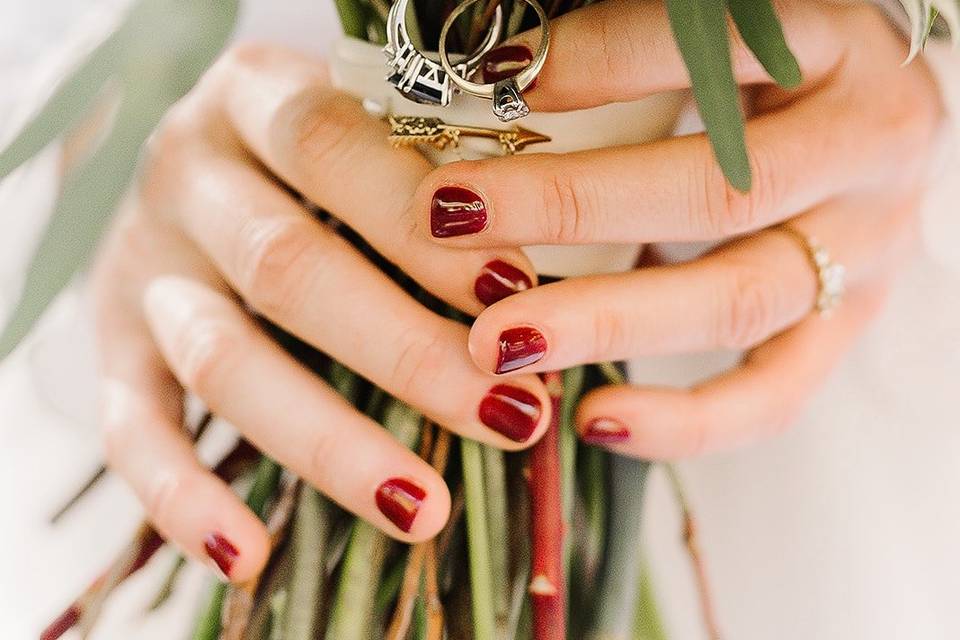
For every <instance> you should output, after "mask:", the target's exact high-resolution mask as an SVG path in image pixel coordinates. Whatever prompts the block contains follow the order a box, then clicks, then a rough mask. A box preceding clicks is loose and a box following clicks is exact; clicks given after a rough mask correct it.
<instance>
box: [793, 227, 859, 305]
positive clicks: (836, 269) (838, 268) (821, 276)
mask: <svg viewBox="0 0 960 640" xmlns="http://www.w3.org/2000/svg"><path fill="white" fill-rule="evenodd" d="M775 228H776V229H779V230H780V231H783V232H784V233H786V234H787V235H788V236H790V237H791V238H793V239H794V240H796V241H797V242H798V243H799V244H800V245H801V246H802V247H803V250H804V251H805V252H806V254H807V257H808V258H809V259H810V264H811V265H813V268H814V270H816V272H817V302H816V308H817V312H818V313H819V314H820V315H821V316H824V317H829V316H830V315H831V314H832V313H833V312H834V310H835V309H836V308H837V307H839V306H840V303H841V302H842V301H843V295H844V293H846V290H847V287H846V278H847V269H846V267H844V266H843V265H842V264H838V263H836V262H834V261H833V259H832V258H831V257H830V252H829V251H827V248H826V247H824V246H823V245H822V244H820V242H819V241H818V240H817V239H816V238H815V237H813V236H808V235H807V234H805V233H803V232H801V231H797V230H796V229H794V228H793V227H791V226H789V225H785V224H782V225H780V226H778V227H775Z"/></svg>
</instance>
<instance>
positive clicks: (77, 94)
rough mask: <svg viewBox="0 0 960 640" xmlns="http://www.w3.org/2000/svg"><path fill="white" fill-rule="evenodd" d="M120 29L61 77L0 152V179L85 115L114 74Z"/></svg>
mask: <svg viewBox="0 0 960 640" xmlns="http://www.w3.org/2000/svg"><path fill="white" fill-rule="evenodd" d="M122 42H123V30H122V28H120V29H118V30H117V31H114V32H113V33H112V34H111V35H110V36H108V37H107V38H106V39H105V40H104V41H103V42H102V43H100V45H98V46H97V47H96V48H95V49H94V50H93V51H92V52H91V53H90V55H89V57H88V58H87V59H86V60H85V61H84V62H83V63H82V64H81V65H80V66H79V67H77V68H76V70H74V71H73V73H71V74H70V75H69V76H68V77H67V78H65V79H64V80H63V81H62V82H61V83H60V85H59V86H58V87H57V88H56V89H55V90H54V92H53V94H52V95H51V96H50V97H49V98H48V99H47V102H46V103H45V104H44V105H43V107H42V108H41V109H40V111H38V112H37V113H36V114H35V115H34V116H33V117H32V118H31V119H30V121H29V122H27V124H26V125H25V126H24V127H23V129H21V131H20V132H19V133H18V134H17V136H16V137H15V138H14V139H13V140H12V141H11V142H10V143H9V144H8V145H7V147H6V148H5V149H3V151H0V180H3V179H4V178H6V177H7V176H8V175H10V172H11V171H13V170H14V169H16V168H17V167H19V166H20V165H22V164H24V163H25V162H27V161H28V160H30V159H31V158H33V157H34V156H36V155H37V154H38V153H40V152H41V151H42V150H43V149H44V148H45V147H46V146H47V145H48V144H50V143H51V142H53V141H54V140H56V139H57V138H58V137H59V136H61V135H63V134H64V133H66V132H67V131H69V130H70V129H72V128H73V127H74V126H75V125H76V124H77V123H78V122H79V120H80V119H81V118H82V117H83V116H84V115H85V114H86V113H88V112H89V110H90V107H91V105H92V103H93V101H94V99H95V98H96V97H97V95H98V94H99V93H100V92H101V91H102V90H103V88H104V86H105V85H106V83H107V80H108V79H109V78H110V77H111V76H112V75H114V74H115V73H116V71H117V60H118V57H119V53H120V52H121V51H122V49H123V47H122Z"/></svg>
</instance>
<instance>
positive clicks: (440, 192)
mask: <svg viewBox="0 0 960 640" xmlns="http://www.w3.org/2000/svg"><path fill="white" fill-rule="evenodd" d="M486 226H487V205H485V204H484V203H483V198H481V197H480V196H479V195H477V194H476V193H474V192H473V191H471V190H470V189H466V188H464V187H440V188H439V189H437V192H436V193H434V194H433V203H432V204H431V205H430V232H431V233H433V236H434V237H435V238H452V237H454V236H465V235H468V234H471V233H479V232H480V231H483V229H484V228H485V227H486Z"/></svg>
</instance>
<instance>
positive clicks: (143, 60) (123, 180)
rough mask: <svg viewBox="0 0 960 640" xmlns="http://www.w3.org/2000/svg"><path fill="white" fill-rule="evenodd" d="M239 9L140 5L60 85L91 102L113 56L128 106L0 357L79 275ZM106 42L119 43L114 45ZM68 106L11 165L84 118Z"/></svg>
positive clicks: (32, 276)
mask: <svg viewBox="0 0 960 640" xmlns="http://www.w3.org/2000/svg"><path fill="white" fill-rule="evenodd" d="M238 4H239V0H142V2H140V3H138V4H136V5H134V6H133V8H132V9H131V10H130V13H129V14H128V16H127V18H126V20H125V21H124V22H122V23H121V26H119V27H118V30H117V32H115V33H114V35H113V36H110V37H108V38H107V39H106V40H105V44H104V45H101V46H100V47H98V48H97V49H95V50H94V53H93V54H91V58H89V59H88V60H87V62H86V63H84V64H82V65H81V66H80V67H79V68H78V70H77V72H75V73H74V75H73V76H71V77H70V78H68V79H67V80H66V81H65V82H64V83H63V85H62V87H63V89H62V90H61V91H60V92H58V93H57V94H56V95H61V93H62V94H63V95H67V94H68V93H69V95H72V96H74V98H73V100H74V101H75V103H76V104H79V103H80V102H82V99H81V98H83V97H84V96H86V97H88V98H90V99H92V96H94V95H96V93H97V92H98V91H99V90H100V88H101V87H102V86H103V84H104V81H105V80H106V79H108V78H110V77H112V76H111V75H110V74H108V73H107V68H108V67H107V66H106V62H105V61H103V60H99V59H98V56H105V55H106V53H105V52H109V53H110V54H111V55H112V56H113V57H114V58H115V60H116V61H117V67H116V68H115V69H113V72H114V73H115V74H116V79H117V80H118V84H119V92H120V95H121V103H120V106H119V110H118V113H117V115H116V118H115V121H114V123H113V127H112V129H111V130H110V132H109V133H108V134H107V136H106V137H105V139H104V140H103V142H102V143H101V145H100V147H99V148H98V149H97V150H96V151H94V152H93V154H92V155H91V156H90V157H89V158H88V159H87V161H86V162H85V163H83V164H82V165H81V167H80V168H79V169H77V170H76V171H75V172H73V173H72V174H71V175H70V176H68V178H67V180H66V182H65V185H64V188H63V192H62V194H61V195H60V198H59V200H58V202H57V205H56V208H55V209H54V211H53V215H52V217H51V219H50V222H49V224H48V226H47V229H46V231H45V233H44V236H43V238H42V239H41V241H40V245H39V247H38V248H37V250H36V252H35V254H34V256H33V260H32V262H31V264H30V266H29V268H28V271H27V277H26V283H25V286H24V289H23V294H22V295H21V297H20V300H19V302H18V304H17V306H16V308H15V309H14V311H13V314H12V316H11V318H9V319H8V320H7V322H6V325H5V327H4V330H3V333H2V335H0V359H2V358H5V357H6V356H7V355H9V354H10V352H11V351H13V349H14V348H16V346H17V345H18V344H19V343H20V341H21V340H22V339H23V338H24V336H26V335H27V333H28V332H29V331H30V329H31V328H32V327H33V325H34V324H35V323H36V321H37V320H38V319H39V318H40V316H41V315H42V314H43V312H44V310H46V308H47V307H48V306H49V305H50V303H51V302H52V301H53V299H54V298H55V297H56V296H57V294H59V293H60V291H61V290H62V289H63V288H64V287H65V286H66V285H67V284H68V283H69V282H70V280H71V279H72V278H73V275H74V274H75V273H76V272H77V270H78V269H80V268H82V267H83V266H85V265H86V264H88V262H89V260H90V257H91V255H92V254H93V251H94V250H95V248H96V247H97V244H98V242H99V240H100V237H101V235H102V233H103V231H104V229H105V228H106V226H107V223H108V222H109V220H110V218H111V217H112V215H113V212H114V211H115V209H116V207H117V205H118V203H119V202H120V198H121V197H122V196H123V194H124V193H125V191H126V189H127V187H128V186H129V184H130V182H131V180H132V179H133V177H134V175H135V173H136V166H137V161H138V157H139V154H140V148H141V147H142V145H143V143H144V141H145V140H146V139H147V137H148V136H149V135H150V134H151V132H152V131H153V130H154V128H155V127H156V125H157V123H158V122H159V121H160V118H161V117H162V116H163V114H164V113H165V112H166V111H167V110H168V109H169V108H170V106H172V105H173V103H174V102H176V101H177V100H179V99H180V98H181V97H182V96H183V95H184V94H185V93H186V92H187V91H189V90H190V88H191V87H193V85H194V84H195V83H196V82H197V80H198V79H199V78H200V76H201V75H202V73H203V72H204V71H205V70H206V69H207V67H208V66H209V65H210V64H211V63H212V62H213V60H214V58H215V56H216V55H217V53H218V52H219V51H220V49H221V48H222V47H223V45H224V43H225V42H226V40H227V38H228V37H229V35H230V32H231V31H232V30H233V26H234V24H235V22H236V17H237V11H238ZM118 34H119V35H118ZM108 42H113V43H114V44H110V45H109V46H107V45H106V43H108ZM105 46H106V48H104V47H105ZM91 59H92V60H93V62H91ZM111 69H112V68H111ZM68 89H69V90H68ZM63 92H66V93H63ZM67 102H68V99H67V98H64V99H63V100H62V104H61V105H60V106H58V107H57V108H51V109H49V110H48V109H44V110H41V112H40V114H38V118H40V117H42V118H43V119H42V120H36V119H35V121H34V123H37V122H39V124H34V123H31V125H28V127H27V129H25V130H24V133H23V134H21V138H18V140H20V144H19V145H17V144H16V142H15V145H14V147H11V148H10V149H12V150H13V151H15V152H16V153H13V152H11V156H10V158H11V160H10V162H12V161H13V160H12V159H13V158H14V157H15V156H16V160H19V161H25V160H26V159H27V158H23V157H19V156H21V155H23V154H24V153H28V152H30V151H34V152H36V151H39V150H40V149H42V148H43V146H45V144H41V143H43V142H44V140H46V141H47V142H49V140H52V139H53V138H55V137H56V136H57V135H59V134H60V133H62V132H64V131H66V130H67V129H69V127H70V125H71V123H72V122H73V118H74V117H76V115H77V114H75V113H70V112H68V110H67V109H66V108H65V107H64V105H66V104H67ZM71 104H72V103H71ZM34 130H35V131H34ZM43 131H45V133H43ZM31 132H32V133H31ZM41 133H43V134H42V135H41ZM23 136H26V137H23Z"/></svg>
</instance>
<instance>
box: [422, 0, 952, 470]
mask: <svg viewBox="0 0 960 640" xmlns="http://www.w3.org/2000/svg"><path fill="white" fill-rule="evenodd" d="M781 4H782V6H781V7H780V14H781V18H782V20H783V22H784V26H785V30H786V33H787V39H788V42H789V43H790V45H791V48H792V49H793V51H794V52H795V53H796V55H797V58H798V59H799V62H800V65H801V68H802V70H803V72H804V82H803V84H802V86H800V87H799V88H797V89H795V90H789V91H787V90H783V89H780V88H778V87H777V86H775V85H773V84H772V83H771V82H770V80H769V78H768V76H767V75H766V74H765V73H764V71H763V69H762V68H761V67H760V65H759V64H758V63H757V62H756V60H755V59H754V58H753V57H752V55H751V54H750V53H749V52H748V51H747V50H746V49H745V47H744V46H743V45H742V43H737V44H736V45H735V51H734V55H733V59H734V65H735V72H736V76H737V78H738V79H739V82H740V83H741V84H742V85H744V86H745V87H749V92H748V95H749V96H751V101H750V104H751V107H752V113H753V117H751V118H750V120H749V122H748V124H747V143H748V148H749V152H750V160H751V165H752V169H753V176H754V179H753V189H752V190H751V191H750V192H749V193H741V192H738V191H736V190H735V189H733V188H732V187H730V186H729V184H728V183H727V182H726V180H725V179H724V176H723V174H722V173H721V171H720V168H719V166H718V165H717V163H716V162H715V160H714V157H713V154H712V152H711V148H710V144H709V142H708V140H707V138H706V137H705V136H704V135H695V136H687V137H680V138H674V139H669V140H664V141H661V142H656V143H653V144H646V145H642V146H626V147H620V148H611V149H600V150H596V151H587V152H582V153H573V154H567V155H546V154H541V155H533V156H523V157H514V158H502V159H491V160H485V161H481V162H469V163H467V162H464V163H457V164H451V165H446V166H443V167H441V168H438V169H437V170H436V171H435V172H434V173H433V174H431V175H430V177H429V178H428V179H427V180H426V181H425V182H424V183H423V185H421V187H420V189H419V191H418V196H417V199H416V200H415V201H414V206H415V207H417V209H418V213H419V215H420V220H421V229H422V231H421V234H422V236H423V237H430V236H431V235H432V236H433V237H434V240H435V242H437V243H438V244H439V245H441V246H444V247H456V248H460V249H474V250H476V249H480V248H489V247H505V246H516V245H526V244H540V243H548V244H577V243H596V242H638V243H650V242H658V241H702V240H729V241H728V242H727V243H726V244H725V245H723V246H721V247H720V248H718V249H716V250H714V251H712V252H710V253H708V254H707V255H705V256H703V257H702V258H700V259H698V260H695V261H692V262H689V263H687V264H681V265H674V266H657V267H655V268H646V269H640V270H637V271H634V272H632V273H626V274H618V275H606V276H596V277H588V278H579V279H570V280H567V281H564V282H560V283H556V284H550V285H547V286H543V287H539V288H537V289H534V290H532V291H529V292H526V293H522V294H520V295H517V296H514V297H511V298H508V299H506V300H504V301H502V302H500V303H498V304H496V305H494V306H493V307H491V308H489V309H488V310H486V311H484V312H483V313H482V314H481V315H480V316H479V318H478V320H477V322H476V324H475V325H474V327H473V329H472V331H471V333H470V352H471V354H472V356H473V358H474V360H475V361H476V363H477V364H478V365H479V366H480V368H482V369H483V370H485V371H490V372H501V373H509V372H512V371H517V372H518V373H529V372H535V371H549V370H557V369H563V368H565V367H570V366H572V365H576V364H580V363H584V362H593V361H604V360H619V359H625V358H632V357H638V356H643V355H647V354H663V353H676V352H688V351H704V350H714V349H747V350H748V353H747V355H746V357H745V359H744V361H743V364H742V366H741V367H739V368H737V369H736V370H733V371H730V372H728V373H726V374H724V375H721V376H720V377H718V378H715V379H712V380H708V381H706V382H704V383H702V384H700V385H699V386H697V387H695V388H693V389H689V390H677V389H662V388H649V387H628V386H624V387H607V388H603V389H601V390H598V391H597V392H595V393H593V394H591V395H590V396H589V397H587V398H586V399H585V400H584V401H583V403H582V405H581V407H580V409H579V414H578V422H579V425H580V429H581V431H582V434H583V437H584V438H585V439H586V440H588V441H590V442H594V443H598V444H604V445H606V446H609V447H610V448H611V449H613V450H615V451H618V452H620V453H626V454H631V455H637V456H643V457H654V458H656V457H676V456H687V455H695V454H700V453H704V452H708V451H713V450H717V449H723V448H728V447H731V446H735V445H738V444H742V443H744V442H748V441H751V440H753V439H756V438H758V437H760V436H762V435H763V434H766V433H770V432H773V431H776V430H777V429H779V428H781V427H783V426H784V425H786V424H787V423H788V422H790V421H791V420H792V419H794V418H795V417H796V415H797V413H798V411H799V409H800V407H801V406H802V404H803V402H804V401H805V400H806V399H807V398H808V397H809V396H810V395H811V393H812V392H813V390H814V389H815V388H816V387H817V385H819V384H820V383H821V382H822V381H823V380H824V379H825V378H826V377H827V375H828V373H829V371H830V370H831V368H832V367H833V365H834V364H835V363H836V362H837V360H838V358H839V357H840V356H841V355H842V354H843V352H844V351H845V350H846V349H847V348H848V347H849V346H850V345H851V343H852V342H853V341H854V339H855V338H856V337H857V335H858V334H859V333H860V332H861V331H862V329H863V327H864V326H865V324H866V322H867V320H868V319H869V318H870V317H871V316H873V315H874V314H875V313H876V312H877V310H878V308H879V307H880V303H881V300H882V298H883V294H884V290H885V289H886V288H887V285H888V283H889V281H890V279H891V277H892V276H894V275H895V272H896V271H897V269H898V267H899V266H900V265H901V264H902V263H903V260H904V257H905V256H906V255H907V254H908V250H909V248H910V247H911V245H912V244H913V243H914V241H915V237H916V231H917V227H918V219H917V212H918V205H919V200H920V194H921V190H922V187H923V181H924V178H925V175H926V172H927V170H928V166H929V165H930V160H931V156H932V155H933V153H932V151H933V149H934V142H935V138H936V134H937V132H938V124H939V122H940V120H941V104H940V98H939V95H938V92H937V88H936V86H935V84H934V81H933V80H932V78H931V76H930V74H929V72H928V70H927V68H926V67H925V65H924V64H923V63H922V62H914V63H912V64H910V65H907V66H905V67H901V63H902V61H903V60H904V58H905V56H906V53H907V49H906V44H905V43H904V42H903V40H902V38H901V37H900V36H899V35H898V34H896V33H895V31H894V30H893V28H892V27H891V26H890V25H889V24H888V23H887V21H886V20H885V19H884V18H883V17H882V15H881V14H880V13H879V11H878V10H876V9H874V8H873V7H871V6H869V5H868V4H865V3H856V4H851V5H848V6H845V7H840V6H837V5H835V4H830V3H821V2H811V1H808V0H803V1H800V0H797V1H794V2H789V3H781ZM523 37H529V38H531V40H532V39H533V38H536V37H538V34H535V33H533V34H529V36H523ZM523 37H521V43H522V41H523ZM530 44H532V45H533V46H535V44H536V43H535V42H532V41H531V43H530ZM492 55H493V57H494V58H495V59H496V60H497V64H498V65H501V66H504V67H507V68H509V67H511V65H510V64H504V60H505V59H506V58H510V57H512V58H514V60H513V62H514V63H515V64H514V65H513V68H516V63H519V64H522V63H523V62H524V61H525V59H526V60H527V61H528V60H529V56H528V52H526V51H525V50H524V49H523V48H522V47H514V48H512V49H509V50H507V52H506V53H504V52H499V53H497V54H492ZM487 70H491V66H488V68H487ZM492 70H493V71H497V69H496V68H492ZM688 83H689V80H688V76H687V73H686V70H685V67H684V64H683V62H682V59H681V57H680V54H679V52H678V51H677V49H676V46H675V45H674V43H673V39H672V36H671V29H670V25H669V21H668V17H667V14H666V10H665V8H664V5H663V3H662V2H636V1H634V0H608V1H605V2H600V3H596V4H594V5H591V6H589V7H587V8H584V9H581V10H579V11H576V12H574V13H572V14H570V15H567V16H564V17H561V18H559V19H557V20H556V21H554V23H553V44H552V47H551V52H550V56H549V58H548V60H547V64H546V66H545V68H544V70H543V73H542V74H541V75H540V77H539V79H538V82H537V85H536V88H535V89H533V90H531V91H530V92H529V94H528V95H527V98H528V101H529V103H530V106H531V108H532V109H533V110H541V111H544V110H546V111H561V110H569V109H581V108H586V107H592V106H596V105H599V104H604V103H608V102H614V101H626V100H634V99H637V98H641V97H643V96H645V95H648V94H650V93H654V92H658V91H665V90H673V89H680V88H684V87H687V86H688ZM451 186H458V187H462V188H466V189H469V190H470V191H471V192H472V193H473V194H475V195H474V196H472V197H473V198H474V199H475V200H477V201H478V202H481V203H482V207H478V208H480V209H482V211H483V215H482V216H478V220H477V221H476V224H475V225H474V226H473V228H472V229H471V231H474V232H472V233H465V234H458V235H454V234H450V233H437V230H438V229H440V230H441V231H442V228H443V225H442V222H443V221H444V219H445V212H444V211H443V209H442V207H438V206H437V203H438V200H439V199H441V197H440V196H442V194H443V190H445V189H449V188H450V187H451ZM795 216H796V217H795ZM481 217H482V220H480V218H481ZM791 219H792V220H791ZM785 220H791V221H790V225H791V227H792V228H793V229H795V230H797V231H799V232H801V233H802V234H805V235H808V236H814V237H816V238H817V239H819V241H820V244H822V245H823V246H825V247H826V248H828V249H829V251H830V252H831V254H832V257H833V259H834V260H835V261H836V262H838V263H840V264H842V265H845V266H846V268H847V283H848V289H849V292H848V295H847V296H846V300H845V301H844V302H843V304H842V305H841V307H840V308H839V309H838V311H837V312H836V314H835V315H834V317H833V318H831V319H829V320H827V319H823V318H820V317H816V316H812V315H811V313H810V312H811V308H812V306H813V303H814V300H815V296H816V294H817V278H816V271H815V270H814V269H813V268H812V266H811V264H810V260H809V256H808V255H807V253H806V252H805V250H804V247H803V244H802V243H799V242H797V240H796V239H795V238H792V237H791V236H790V234H788V233H786V232H784V231H783V230H777V229H770V227H772V226H773V225H777V224H778V223H781V222H783V221H785ZM731 238H736V239H735V240H730V239H731Z"/></svg>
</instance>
